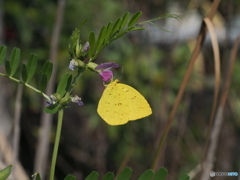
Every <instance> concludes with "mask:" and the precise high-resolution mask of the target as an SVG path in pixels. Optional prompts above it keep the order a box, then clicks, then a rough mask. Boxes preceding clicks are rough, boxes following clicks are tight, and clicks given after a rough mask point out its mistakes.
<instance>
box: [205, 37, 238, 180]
mask: <svg viewBox="0 0 240 180" xmlns="http://www.w3.org/2000/svg"><path fill="white" fill-rule="evenodd" d="M239 40H240V37H238V38H237V39H236V40H235V42H234V46H233V49H232V51H231V55H230V62H229V70H228V73H227V75H226V79H225V82H224V85H223V91H222V93H221V97H220V103H219V106H218V108H217V112H216V116H215V119H214V125H213V128H212V131H211V136H210V144H209V149H208V152H207V157H206V160H205V163H204V170H203V172H202V177H201V179H202V180H208V179H209V178H210V176H209V173H210V171H211V170H212V167H213V163H214V159H215V154H216V148H217V143H218V139H219V134H220V130H221V125H222V122H223V110H224V106H225V103H226V100H227V96H228V91H229V87H230V83H231V76H232V72H233V66H234V62H235V60H236V55H237V50H238V45H239Z"/></svg>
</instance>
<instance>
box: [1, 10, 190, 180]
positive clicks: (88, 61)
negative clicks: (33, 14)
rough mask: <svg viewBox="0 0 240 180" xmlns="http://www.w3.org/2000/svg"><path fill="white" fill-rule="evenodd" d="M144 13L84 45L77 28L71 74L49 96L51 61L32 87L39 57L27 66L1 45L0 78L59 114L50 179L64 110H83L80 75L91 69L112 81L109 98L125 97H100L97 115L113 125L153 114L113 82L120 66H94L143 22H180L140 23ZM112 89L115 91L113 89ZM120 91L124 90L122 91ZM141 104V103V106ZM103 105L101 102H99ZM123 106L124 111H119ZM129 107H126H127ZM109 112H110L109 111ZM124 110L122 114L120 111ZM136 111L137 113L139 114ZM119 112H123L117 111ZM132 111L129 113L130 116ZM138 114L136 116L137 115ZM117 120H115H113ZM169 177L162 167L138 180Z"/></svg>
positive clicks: (123, 179) (125, 174)
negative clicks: (74, 106) (72, 107)
mask: <svg viewBox="0 0 240 180" xmlns="http://www.w3.org/2000/svg"><path fill="white" fill-rule="evenodd" d="M141 15H142V13H141V12H137V13H135V14H134V15H133V16H132V17H130V13H129V12H127V13H125V14H124V16H123V17H120V18H118V19H117V20H116V21H115V22H114V23H112V22H109V23H108V24H107V25H106V26H103V27H102V28H101V31H100V33H99V35H98V36H96V35H95V33H94V32H90V34H89V37H88V41H87V42H85V43H84V44H82V42H81V38H80V29H75V30H74V31H73V33H72V35H71V37H70V42H69V54H70V59H71V60H70V63H69V69H70V70H71V71H70V72H68V73H66V74H64V75H63V77H62V79H61V80H60V82H59V84H58V85H57V89H56V92H55V93H53V94H51V95H47V94H45V93H44V90H45V89H46V87H47V85H48V82H49V79H50V77H51V75H52V70H53V64H52V63H51V62H49V61H46V62H45V63H44V65H43V67H42V68H41V70H40V73H39V76H38V87H37V88H36V87H33V86H31V85H30V84H29V82H30V80H31V79H32V78H33V76H34V74H35V72H36V69H37V63H38V62H37V55H36V54H31V55H30V57H29V59H28V62H27V64H23V63H21V61H20V59H21V58H20V54H21V51H20V49H19V48H14V49H13V50H12V52H11V54H10V57H9V58H8V59H7V58H6V55H7V47H6V46H1V47H0V65H2V64H4V67H5V71H6V74H4V73H0V76H3V77H6V78H8V79H10V80H12V81H15V82H17V83H19V84H22V85H24V86H26V87H28V88H30V89H32V90H33V91H35V92H37V93H38V94H40V95H42V96H43V97H44V98H45V99H46V103H47V105H48V106H47V107H46V108H45V109H44V111H45V112H46V113H51V114H54V113H58V121H57V129H56V136H55V142H54V149H53V154H52V163H51V169H50V180H54V176H55V175H54V174H55V166H56V160H57V155H58V147H59V141H60V135H61V129H62V121H63V114H64V109H65V108H68V104H69V103H71V102H73V103H76V104H77V105H78V106H80V107H79V108H84V102H82V100H81V98H80V97H78V95H73V94H72V91H73V88H74V86H75V85H76V84H77V82H78V81H79V78H80V76H81V75H82V74H83V73H84V72H85V71H86V70H90V71H92V72H94V73H96V74H97V75H99V76H100V77H101V79H102V81H103V82H104V83H105V82H110V84H109V85H106V89H107V90H105V91H104V93H105V94H106V95H107V96H109V95H111V93H112V92H113V94H114V93H115V92H116V91H117V92H118V91H121V92H122V93H123V94H124V95H123V96H121V98H118V100H119V101H117V102H114V103H113V104H110V105H106V104H105V103H107V104H108V103H109V101H108V100H107V99H108V98H107V97H104V94H103V97H102V98H101V100H102V101H103V102H102V104H99V108H98V112H99V114H100V115H101V117H103V119H104V120H105V121H106V122H107V123H108V124H110V125H120V124H124V123H127V122H128V121H131V120H136V119H140V118H142V117H145V116H148V115H150V114H151V113H152V110H151V108H150V106H149V104H148V103H147V101H146V100H145V99H144V97H143V96H142V95H141V94H140V93H138V92H137V91H136V90H135V89H133V88H131V87H130V86H127V85H124V84H120V83H118V80H115V81H113V72H112V70H113V69H115V68H118V67H119V65H118V64H116V63H114V62H105V63H102V64H100V65H98V64H96V63H94V60H95V59H96V58H97V57H98V56H99V54H100V53H101V52H102V51H103V50H104V49H105V48H106V47H107V46H108V45H109V44H110V43H111V42H113V41H115V40H117V39H118V38H120V37H121V36H123V35H125V34H127V33H128V32H131V31H138V30H144V29H145V28H144V27H139V25H141V24H143V23H151V24H153V23H152V21H154V20H158V19H161V18H166V17H170V18H175V19H179V18H180V16H179V15H176V14H164V15H162V16H160V17H158V18H155V19H153V20H148V21H144V22H141V23H137V21H138V20H139V18H140V17H141ZM20 64H21V73H20V74H21V78H16V77H14V75H15V74H16V71H17V69H18V67H19V66H20ZM73 71H77V73H73ZM20 79H21V80H20ZM110 88H112V89H111V90H110ZM120 89H121V90H120ZM126 97H127V98H130V99H132V100H133V101H134V104H137V106H134V107H132V106H130V105H129V104H131V103H130V102H129V101H126V100H124V98H126ZM113 99H116V96H114V97H111V98H110V100H111V101H110V103H112V100H113ZM138 102H139V103H138ZM99 103H101V101H100V102H99ZM123 104H124V107H125V109H123V108H120V109H118V107H119V106H122V105H123ZM110 106H114V107H115V108H114V109H113V110H114V112H113V113H111V114H110V115H109V114H108V111H110V109H109V108H110ZM126 107H127V108H126ZM108 109H109V110H108ZM122 109H123V112H121V111H122ZM132 109H135V110H134V112H133V113H132V114H131V110H132ZM136 109H137V113H136ZM118 111H120V112H118ZM115 112H117V113H118V114H119V116H116V117H115V114H114V113H115ZM129 112H130V114H129ZM135 114H137V116H136V115H135ZM113 116H114V117H115V119H114V118H113ZM10 172H11V165H10V166H8V167H6V168H5V169H3V170H1V171H0V180H4V179H7V177H8V176H9V175H10ZM131 173H132V170H131V169H130V168H128V167H127V168H125V169H124V170H123V171H122V173H120V175H119V176H118V177H117V180H127V179H130V177H131ZM166 175H167V170H166V169H164V168H161V169H160V170H159V171H157V172H156V173H155V175H154V172H153V171H152V170H147V171H145V172H144V173H143V174H142V175H141V176H140V177H139V180H148V179H149V180H150V179H154V180H157V179H165V177H166ZM35 176H36V179H37V180H41V177H40V174H38V173H36V174H35ZM75 179H76V178H75V177H74V176H72V175H68V176H66V177H65V179H64V180H75ZM86 179H87V180H95V179H96V180H97V179H98V173H97V172H92V173H91V174H90V175H89V176H88V177H87V178H86ZM103 179H104V180H107V179H108V180H111V179H114V175H113V173H107V174H106V175H105V176H104V178H103ZM180 179H181V180H184V179H188V176H186V175H184V176H182V177H181V178H180Z"/></svg>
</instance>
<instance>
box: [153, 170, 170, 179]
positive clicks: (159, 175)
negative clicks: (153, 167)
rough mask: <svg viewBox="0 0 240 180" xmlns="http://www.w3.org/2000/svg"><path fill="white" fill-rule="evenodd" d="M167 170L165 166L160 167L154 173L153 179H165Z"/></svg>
mask: <svg viewBox="0 0 240 180" xmlns="http://www.w3.org/2000/svg"><path fill="white" fill-rule="evenodd" d="M167 174H168V171H167V169H165V168H160V169H159V170H158V171H157V172H156V173H155V175H154V179H153V180H165V179H166V177H167Z"/></svg>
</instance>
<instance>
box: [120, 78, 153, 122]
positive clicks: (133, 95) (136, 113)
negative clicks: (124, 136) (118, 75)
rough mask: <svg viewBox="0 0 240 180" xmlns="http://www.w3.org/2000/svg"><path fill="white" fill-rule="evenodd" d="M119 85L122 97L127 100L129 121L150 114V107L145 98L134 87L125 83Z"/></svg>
mask: <svg viewBox="0 0 240 180" xmlns="http://www.w3.org/2000/svg"><path fill="white" fill-rule="evenodd" d="M117 85H120V88H121V89H122V90H123V91H124V96H125V97H124V98H125V99H126V100H128V102H126V103H128V104H129V106H130V107H129V116H128V120H129V121H134V120H137V119H141V118H144V117H147V116H149V115H150V114H152V109H151V107H150V105H149V104H148V102H147V100H146V99H145V98H144V97H143V96H142V95H141V94H140V93H139V92H138V91H137V90H136V89H134V88H132V87H131V86H128V85H125V84H121V83H119V84H117Z"/></svg>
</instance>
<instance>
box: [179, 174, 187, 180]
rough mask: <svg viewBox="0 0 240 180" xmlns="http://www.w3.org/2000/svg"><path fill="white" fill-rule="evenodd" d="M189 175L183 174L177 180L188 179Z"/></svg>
mask: <svg viewBox="0 0 240 180" xmlns="http://www.w3.org/2000/svg"><path fill="white" fill-rule="evenodd" d="M189 179H190V177H189V176H188V175H187V174H183V175H182V176H181V177H180V178H179V179H178V180H189Z"/></svg>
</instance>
